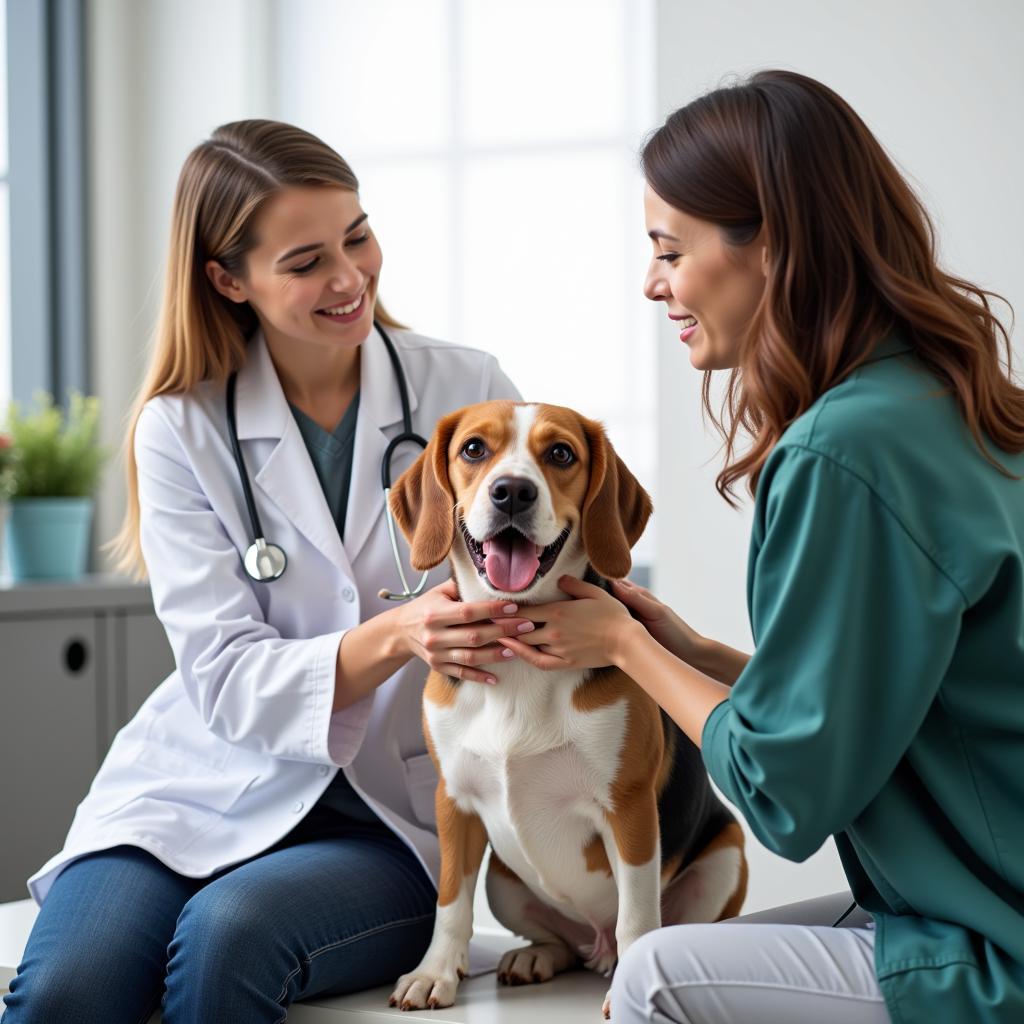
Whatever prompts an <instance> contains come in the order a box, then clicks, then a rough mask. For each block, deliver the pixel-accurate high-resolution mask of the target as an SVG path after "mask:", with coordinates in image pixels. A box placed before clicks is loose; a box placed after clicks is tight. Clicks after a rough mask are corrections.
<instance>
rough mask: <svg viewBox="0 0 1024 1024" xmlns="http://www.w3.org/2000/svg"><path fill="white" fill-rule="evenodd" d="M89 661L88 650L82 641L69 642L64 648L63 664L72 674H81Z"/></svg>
mask: <svg viewBox="0 0 1024 1024" xmlns="http://www.w3.org/2000/svg"><path fill="white" fill-rule="evenodd" d="M88 661H89V648H88V647H87V646H86V643H85V641H84V640H77V639H76V640H69V641H68V643H67V645H66V646H65V648H64V664H65V665H66V666H67V670H68V671H69V672H72V673H78V672H81V671H82V669H84V668H85V666H86V664H87V662H88Z"/></svg>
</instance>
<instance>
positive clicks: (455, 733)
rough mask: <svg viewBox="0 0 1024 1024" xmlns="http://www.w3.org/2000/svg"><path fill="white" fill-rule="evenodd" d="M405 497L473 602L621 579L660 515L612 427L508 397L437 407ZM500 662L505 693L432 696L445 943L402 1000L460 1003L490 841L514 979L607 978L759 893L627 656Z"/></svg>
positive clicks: (437, 936) (725, 823)
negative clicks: (642, 942)
mask: <svg viewBox="0 0 1024 1024" xmlns="http://www.w3.org/2000/svg"><path fill="white" fill-rule="evenodd" d="M390 500H391V508H392V511H393V513H394V515H395V518H396V520H397V522H398V524H399V526H400V527H401V529H402V531H403V532H404V533H405V535H406V538H407V539H408V541H409V544H410V552H411V553H410V560H411V562H412V565H413V567H414V568H415V569H417V570H425V569H429V568H433V567H434V566H436V565H438V564H440V563H441V562H442V561H443V560H444V559H445V558H450V560H451V565H452V569H453V572H454V578H455V580H456V583H457V586H458V590H459V596H460V598H461V599H463V600H466V601H476V600H489V599H502V598H506V599H511V600H514V601H515V602H517V603H518V604H520V605H526V604H543V603H545V602H549V601H553V600H560V599H565V597H566V595H565V594H564V593H563V592H562V591H561V590H559V588H558V586H557V580H558V579H559V577H560V576H562V575H566V574H568V575H572V576H575V577H577V578H580V579H584V580H587V581H589V582H593V583H597V584H598V585H601V584H603V583H605V580H607V579H613V578H621V577H624V576H625V575H626V574H627V573H628V572H629V569H630V565H631V558H630V549H631V548H632V546H633V544H634V543H635V542H636V541H637V539H638V538H639V537H640V535H641V533H642V532H643V530H644V527H645V526H646V524H647V520H648V518H649V517H650V515H651V501H650V498H649V496H648V495H647V493H646V492H645V491H644V490H643V488H642V487H641V486H640V485H639V484H638V483H637V481H636V479H635V478H634V477H633V475H632V474H631V473H630V472H629V470H628V469H627V468H626V466H625V465H624V463H623V462H622V460H621V459H620V458H619V457H618V456H617V455H616V453H615V451H614V450H613V449H612V446H611V444H610V443H609V441H608V439H607V437H606V436H605V432H604V430H603V428H602V427H601V425H600V424H599V423H597V422H595V421H593V420H589V419H587V418H585V417H584V416H581V415H580V414H578V413H576V412H573V411H572V410H570V409H566V408H562V407H559V406H551V405H536V404H527V403H513V402H508V401H494V402H484V403H481V404H478V405H473V406H468V407H467V408H465V409H460V410H459V411H457V412H454V413H452V414H451V415H449V416H447V417H445V418H444V419H442V420H441V421H440V422H439V423H438V425H437V428H436V430H435V432H434V435H433V437H432V438H431V440H430V443H429V445H428V447H427V449H426V450H425V451H424V452H423V454H422V455H421V456H420V457H419V459H418V460H417V461H416V462H415V463H414V464H413V465H412V466H411V467H410V468H409V469H408V470H406V472H405V473H404V474H403V475H402V476H401V477H400V478H399V479H398V481H396V483H395V486H394V488H393V489H392V493H391V499H390ZM605 586H607V584H605ZM491 669H492V674H493V675H494V676H496V677H497V678H498V680H499V682H498V685H496V686H482V685H478V684H475V683H469V684H468V685H467V684H465V683H462V682H460V681H459V680H457V679H454V678H451V677H448V676H445V675H442V674H440V673H438V672H432V673H431V674H430V676H429V678H428V679H427V683H426V687H425V689H424V693H423V731H424V735H425V737H426V741H427V749H428V750H429V752H430V755H431V757H432V759H433V761H434V763H435V765H436V767H437V771H438V776H439V782H438V786H437V793H436V810H437V828H438V838H439V840H440V847H441V879H440V889H439V893H438V910H437V919H436V923H435V927H434V934H433V939H432V941H431V943H430V947H429V948H428V950H427V952H426V954H425V955H424V957H423V960H422V962H421V963H420V964H419V966H418V967H416V969H415V970H413V971H411V972H410V973H408V974H405V975H403V976H402V977H401V978H399V979H398V982H397V984H396V986H395V990H394V992H393V993H392V996H391V1000H390V1002H391V1005H393V1006H401V1007H402V1009H422V1008H426V1007H431V1008H440V1007H444V1006H451V1005H452V1004H453V1002H454V1000H455V992H456V989H457V987H458V983H459V980H460V978H461V977H463V976H464V975H465V973H466V970H467V955H468V945H469V939H470V935H471V933H472V925H473V894H474V890H475V887H476V881H477V875H478V872H479V869H480V865H481V863H482V860H483V855H484V852H485V849H486V847H487V845H488V843H489V844H490V847H491V856H490V859H489V862H488V868H487V878H486V886H487V898H488V902H489V904H490V907H491V910H492V911H493V913H494V916H495V917H496V918H497V919H498V921H500V922H501V923H502V924H503V925H504V926H505V927H506V928H508V929H509V930H510V931H512V932H514V933H516V934H518V935H521V936H523V937H524V938H525V939H527V940H528V941H529V945H527V946H526V947H524V948H522V949H518V950H513V951H511V952H509V953H507V954H505V956H504V958H503V959H502V961H501V963H500V964H499V967H498V978H499V981H502V982H505V983H508V984H528V983H531V982H543V981H547V980H549V979H550V978H551V977H553V976H554V975H555V974H557V973H558V972H560V971H565V970H568V969H570V968H572V967H574V966H577V965H578V964H579V963H580V962H582V963H584V964H585V965H586V966H587V967H588V968H591V969H592V970H595V971H599V972H601V973H603V974H605V975H607V976H610V974H611V972H612V970H613V969H614V966H615V964H616V962H617V960H618V957H619V955H620V954H622V953H623V952H625V950H626V948H627V947H628V946H629V945H630V944H631V943H632V942H633V941H635V940H636V939H637V938H639V937H640V936H641V935H643V934H645V933H646V932H648V931H651V930H652V929H655V928H658V927H659V926H661V925H662V924H678V923H684V922H698V921H715V920H721V919H723V918H726V917H731V916H734V915H735V914H736V913H738V912H739V909H740V906H741V904H742V901H743V898H744V895H745V892H746V881H747V869H746V861H745V858H744V854H743V833H742V831H741V829H740V827H739V825H738V824H737V823H736V821H735V819H734V818H733V816H732V815H731V814H730V812H729V811H728V810H727V809H726V808H725V806H724V805H723V804H722V803H721V802H720V801H719V799H718V798H717V797H716V796H715V794H714V792H713V791H712V789H711V786H710V783H709V780H708V777H707V774H706V771H705V769H704V766H703V763H702V761H701V757H700V753H699V751H698V750H697V748H696V747H695V746H694V745H693V744H692V743H691V742H690V740H689V739H688V738H687V737H686V736H685V735H684V734H683V733H682V732H681V730H680V729H679V728H678V726H676V724H675V723H674V722H673V721H672V720H671V719H670V718H669V717H668V715H667V714H665V713H664V712H663V711H661V709H660V708H659V707H658V706H657V704H655V702H654V701H653V700H652V699H651V698H650V697H649V696H648V695H647V694H646V693H645V692H644V691H643V689H641V687H640V686H638V685H637V684H636V683H634V682H633V681H632V680H631V679H630V678H628V677H627V676H626V675H625V674H623V673H622V672H621V671H619V670H618V669H617V668H614V667H611V668H604V669H596V670H594V669H588V670H554V671H548V672H542V671H539V670H538V669H536V668H533V667H531V666H530V665H528V664H526V663H525V662H524V661H522V660H521V659H515V660H513V661H510V662H509V663H507V664H499V665H494V666H491ZM603 1010H604V1015H605V1017H608V1016H609V1012H610V1007H609V1001H608V998H607V997H606V999H605V1004H604V1008H603Z"/></svg>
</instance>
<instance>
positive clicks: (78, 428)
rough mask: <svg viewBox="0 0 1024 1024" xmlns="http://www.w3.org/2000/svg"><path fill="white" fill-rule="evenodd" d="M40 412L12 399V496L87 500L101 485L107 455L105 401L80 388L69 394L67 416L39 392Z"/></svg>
mask: <svg viewBox="0 0 1024 1024" xmlns="http://www.w3.org/2000/svg"><path fill="white" fill-rule="evenodd" d="M35 401H36V404H37V406H38V411H37V412H33V413H23V412H22V411H21V407H20V406H19V405H18V403H17V402H12V403H11V405H10V408H9V409H8V413H7V431H8V433H9V435H10V439H11V447H10V451H11V452H12V453H13V456H14V457H13V459H12V460H11V462H12V466H11V477H12V485H11V497H12V498H14V499H18V498H57V497H61V498H84V497H89V496H91V495H92V494H93V493H94V491H95V490H96V485H97V484H98V483H99V477H100V472H101V470H102V469H103V464H104V462H105V461H106V459H107V452H106V450H105V449H104V448H103V447H101V446H100V445H99V443H98V433H99V411H100V408H99V399H98V398H95V397H92V396H90V397H84V396H83V395H81V394H79V393H78V392H77V391H74V392H72V393H71V394H70V395H69V398H68V409H67V417H66V418H65V416H64V413H63V412H62V411H61V409H60V408H58V407H57V406H55V405H54V404H53V397H52V396H51V395H49V394H47V393H46V392H45V391H39V392H37V393H36V396H35Z"/></svg>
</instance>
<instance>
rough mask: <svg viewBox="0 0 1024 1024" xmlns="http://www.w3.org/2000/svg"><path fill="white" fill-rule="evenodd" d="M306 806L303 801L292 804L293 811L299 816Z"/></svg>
mask: <svg viewBox="0 0 1024 1024" xmlns="http://www.w3.org/2000/svg"><path fill="white" fill-rule="evenodd" d="M305 806H306V805H305V804H304V803H303V802H302V801H301V800H296V801H295V803H293V804H292V811H293V812H294V813H295V814H298V813H299V812H300V811H301V810H302V808H303V807H305Z"/></svg>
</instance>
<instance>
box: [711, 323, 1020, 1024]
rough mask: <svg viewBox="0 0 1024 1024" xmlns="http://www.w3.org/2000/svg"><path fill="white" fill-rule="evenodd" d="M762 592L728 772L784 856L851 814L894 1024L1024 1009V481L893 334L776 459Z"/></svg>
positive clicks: (724, 751)
mask: <svg viewBox="0 0 1024 1024" xmlns="http://www.w3.org/2000/svg"><path fill="white" fill-rule="evenodd" d="M989 450H990V451H991V452H992V454H993V455H994V456H995V457H996V458H997V459H998V460H999V461H1000V462H1001V463H1002V465H1003V466H1005V467H1006V468H1008V469H1009V470H1010V471H1011V472H1013V473H1015V474H1017V475H1018V476H1024V455H1020V454H1017V455H1007V454H1006V453H1005V452H1001V451H999V450H997V449H995V448H994V447H993V446H991V444H990V446H989ZM747 596H748V601H749V606H750V618H751V624H752V628H753V633H754V637H755V641H756V651H755V653H754V655H753V657H751V659H750V661H749V662H748V664H747V666H746V668H745V669H744V671H743V673H742V674H741V675H740V677H739V679H738V680H737V681H736V683H735V685H734V686H733V688H732V692H731V695H730V697H729V699H728V700H727V701H725V702H724V703H722V704H720V705H719V706H718V707H717V708H715V710H714V711H713V712H712V714H711V716H710V717H709V718H708V721H707V723H706V725H705V727H704V735H703V754H704V759H705V762H706V764H707V767H708V770H709V771H710V773H711V776H712V778H713V779H714V780H715V782H716V783H717V784H718V785H719V787H720V788H721V789H722V791H723V793H724V794H725V795H726V797H727V798H728V799H729V800H730V801H732V803H733V804H734V805H735V806H736V807H737V808H738V809H739V810H740V811H741V812H742V813H743V815H744V817H745V818H746V819H747V821H748V822H749V823H750V826H751V828H752V829H753V831H754V833H755V835H756V836H757V837H758V838H759V839H760V840H761V842H762V843H764V845H765V846H767V847H768V848H769V849H771V850H773V851H775V852H776V853H778V854H780V855H781V856H783V857H787V858H789V859H790V860H795V861H801V860H804V859H805V858H806V857H808V856H809V855H810V854H811V853H813V852H814V851H815V850H816V849H818V847H819V846H821V844H822V843H823V842H824V841H825V840H826V839H827V838H828V836H829V835H833V834H834V835H835V839H836V843H837V845H838V847H839V852H840V856H841V857H842V861H843V866H844V868H845V870H846V874H847V877H848V878H849V881H850V885H851V887H852V889H853V893H854V896H855V897H856V899H857V902H858V903H860V904H861V906H863V907H865V908H866V909H868V910H870V911H871V912H872V914H873V916H874V919H875V922H876V939H875V969H876V972H877V975H878V979H879V982H880V985H881V988H882V992H883V994H884V996H885V1000H886V1004H887V1006H888V1010H889V1014H890V1016H891V1018H892V1020H893V1021H894V1022H896V1024H918V1022H920V1024H942V1022H956V1024H974V1022H997V1021H998V1022H1009V1021H1015V1022H1021V1021H1024V897H1022V896H1021V893H1022V892H1024V481H1020V480H1011V479H1009V478H1007V477H1005V476H1003V475H1001V474H1000V473H999V472H998V471H997V470H996V469H995V468H994V467H993V466H992V465H991V464H990V463H989V462H987V461H986V460H985V459H984V458H983V457H982V455H981V453H980V452H979V451H978V448H977V446H976V445H975V442H974V440H973V438H972V437H971V435H970V433H969V431H968V429H967V427H966V425H965V424H964V421H963V420H962V418H961V416H960V414H959V412H958V411H957V407H956V403H955V401H954V399H953V398H952V397H951V396H949V395H948V394H944V393H942V391H941V385H940V384H939V382H938V381H937V380H936V378H934V377H933V376H931V375H930V374H929V373H928V372H927V371H926V369H925V367H924V366H923V364H922V363H921V362H920V361H919V360H918V359H917V358H916V357H915V356H914V355H913V354H912V352H911V350H910V349H909V347H908V346H907V345H906V344H905V343H904V342H902V341H901V340H900V339H899V338H898V337H897V336H896V335H893V336H890V337H889V338H887V339H886V340H885V341H884V342H883V345H882V347H881V348H880V349H879V350H878V352H877V353H876V354H875V356H874V357H873V358H872V360H870V361H869V362H868V363H867V364H865V365H864V366H863V367H861V368H860V369H858V370H857V372H855V373H854V374H853V375H852V376H851V377H850V378H848V379H847V380H846V381H844V382H843V383H842V384H840V385H839V386H837V387H835V388H833V389H832V390H830V391H828V392H827V393H826V394H824V395H823V396H822V397H821V398H820V399H819V400H818V401H817V402H816V403H815V404H814V405H813V406H812V407H811V408H810V409H809V410H808V411H807V412H806V413H805V414H804V415H802V416H801V417H799V419H797V420H796V421H794V422H793V423H792V424H791V425H790V427H789V428H788V429H787V430H786V432H785V434H784V435H783V436H782V438H781V439H780V441H779V443H778V445H777V446H776V448H775V449H774V451H773V452H772V453H771V455H770V456H769V458H768V461H767V463H766V465H765V469H764V472H763V474H762V477H761V480H760V482H759V485H758V493H757V500H756V504H755V512H754V526H753V533H752V537H751V548H750V562H749V569H748V579H747Z"/></svg>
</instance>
